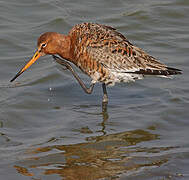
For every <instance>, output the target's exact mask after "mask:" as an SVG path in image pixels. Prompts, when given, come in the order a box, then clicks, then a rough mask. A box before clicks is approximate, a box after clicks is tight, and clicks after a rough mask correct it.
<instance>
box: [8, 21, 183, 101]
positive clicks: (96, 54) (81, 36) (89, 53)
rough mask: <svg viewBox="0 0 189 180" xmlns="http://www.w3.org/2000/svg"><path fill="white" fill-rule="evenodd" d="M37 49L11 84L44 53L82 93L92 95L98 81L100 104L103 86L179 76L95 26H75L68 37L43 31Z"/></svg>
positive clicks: (117, 35) (116, 35) (109, 29)
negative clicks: (79, 72)
mask: <svg viewBox="0 0 189 180" xmlns="http://www.w3.org/2000/svg"><path fill="white" fill-rule="evenodd" d="M37 47H38V49H37V51H36V53H35V54H34V56H33V57H32V59H31V60H30V61H29V62H28V63H27V64H26V65H25V66H24V67H23V68H22V69H21V70H20V71H19V72H18V73H17V74H16V76H15V77H14V78H13V79H12V80H11V82H12V81H14V80H15V79H16V78H17V77H18V76H19V75H21V74H22V73H23V72H24V71H25V70H26V69H27V68H29V67H30V66H31V65H32V64H33V63H34V62H35V61H36V60H37V59H38V58H39V57H41V56H44V55H47V54H49V55H53V57H54V59H55V60H56V62H58V63H59V64H62V65H63V66H66V68H68V69H69V70H70V71H71V72H72V73H73V75H74V77H75V78H76V79H77V80H78V82H79V83H80V85H81V86H82V88H83V89H84V90H85V92H86V93H89V94H90V93H92V90H93V87H94V84H95V83H97V82H101V83H102V87H103V94H104V95H103V102H104V103H107V102H108V96H107V91H106V85H114V84H115V83H117V82H130V81H135V80H136V79H142V78H143V77H144V76H145V75H156V76H162V77H166V76H170V75H176V74H181V70H179V69H175V68H171V67H168V66H166V65H165V64H163V63H161V62H159V61H158V60H157V59H156V58H154V57H152V56H150V55H148V54H147V53H146V52H145V51H143V50H142V49H140V48H138V47H136V46H135V45H133V44H132V43H130V42H129V41H128V40H127V38H126V37H125V36H123V35H122V34H121V33H119V32H117V31H116V29H114V28H112V27H110V26H105V25H100V24H95V23H82V24H78V25H76V26H74V27H73V28H72V29H71V31H70V32H69V34H68V35H63V34H59V33H56V32H46V33H44V34H42V35H41V36H40V37H39V39H38V42H37ZM55 55H59V56H60V57H61V58H63V59H65V60H63V59H60V58H59V57H57V56H55ZM69 62H71V63H73V64H75V65H76V66H77V67H79V68H80V69H81V70H82V71H83V72H84V73H85V74H87V75H88V76H90V78H91V79H92V81H91V86H90V87H89V88H87V87H86V86H85V84H84V83H83V82H82V81H81V79H80V78H79V76H78V75H77V74H76V73H75V71H74V70H73V68H72V66H71V65H70V63H69Z"/></svg>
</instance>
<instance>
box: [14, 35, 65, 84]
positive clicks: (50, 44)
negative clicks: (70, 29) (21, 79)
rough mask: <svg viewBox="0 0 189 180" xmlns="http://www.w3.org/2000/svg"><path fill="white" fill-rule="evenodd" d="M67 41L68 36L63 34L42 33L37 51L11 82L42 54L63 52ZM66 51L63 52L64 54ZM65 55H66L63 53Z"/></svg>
mask: <svg viewBox="0 0 189 180" xmlns="http://www.w3.org/2000/svg"><path fill="white" fill-rule="evenodd" d="M66 43H67V41H66V36H64V35H61V34H59V33H56V32H46V33H44V34H42V35H41V36H40V37H39V38H38V41H37V51H36V52H35V54H34V55H33V57H32V58H31V59H30V60H29V61H28V63H27V64H26V65H25V66H24V67H23V68H22V69H21V70H20V71H19V72H18V73H17V74H16V76H14V78H12V79H11V81H10V82H12V81H14V80H15V79H16V78H17V77H18V76H20V75H21V74H22V73H23V72H24V71H25V70H26V69H28V68H29V67H30V66H31V65H32V64H33V63H34V62H35V61H37V60H38V59H39V58H40V57H41V56H44V55H47V54H49V55H53V54H61V52H60V51H61V46H65V44H66ZM65 49H66V48H65ZM63 53H64V52H62V54H63ZM62 56H64V55H62Z"/></svg>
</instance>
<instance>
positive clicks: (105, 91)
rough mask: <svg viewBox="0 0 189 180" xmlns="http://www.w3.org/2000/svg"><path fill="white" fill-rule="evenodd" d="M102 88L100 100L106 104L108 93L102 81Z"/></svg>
mask: <svg viewBox="0 0 189 180" xmlns="http://www.w3.org/2000/svg"><path fill="white" fill-rule="evenodd" d="M102 89H103V100H102V102H103V103H107V104H108V94H107V90H106V84H105V83H102Z"/></svg>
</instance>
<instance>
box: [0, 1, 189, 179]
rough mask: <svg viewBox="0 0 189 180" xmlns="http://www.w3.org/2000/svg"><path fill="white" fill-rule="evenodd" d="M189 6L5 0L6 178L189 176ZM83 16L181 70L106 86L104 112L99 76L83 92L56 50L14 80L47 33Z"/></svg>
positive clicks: (2, 94) (1, 155) (0, 18)
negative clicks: (57, 59)
mask: <svg viewBox="0 0 189 180" xmlns="http://www.w3.org/2000/svg"><path fill="white" fill-rule="evenodd" d="M188 12H189V1H188V0H164V1H157V0H143V1H140V2H139V1H136V0H133V1H131V0H125V1H123V0H117V1H113V0H110V1H97V0H96V1H91V0H89V1H87V0H82V1H79V2H78V1H75V0H71V1H68V0H57V1H52V0H47V1H44V0H38V1H37V0H34V1H24V0H10V1H6V0H2V1H0V51H1V56H0V179H2V180H3V179H6V180H25V179H26V180H27V179H31V180H34V179H35V180H39V179H40V180H44V179H45V180H51V179H53V180H59V179H66V180H97V179H105V180H110V179H119V180H125V179H127V180H148V179H149V180H170V179H171V180H175V179H176V180H177V179H181V180H184V179H186V180H188V179H189V140H188V137H189V60H188V57H189V50H188V47H189V46H188V45H189V15H188V14H189V13H188ZM81 22H97V23H102V24H106V25H109V26H113V27H115V28H117V30H118V31H119V32H121V33H123V34H124V35H125V36H126V37H127V38H128V39H129V40H130V41H131V42H132V43H133V44H135V45H137V46H139V47H140V48H142V49H144V50H145V51H147V52H148V53H150V54H151V55H153V56H155V57H157V58H158V59H160V60H161V61H162V62H164V63H166V64H167V65H169V66H172V67H176V68H179V69H182V70H183V75H181V76H176V77H174V78H173V79H160V78H147V79H144V80H140V81H136V82H135V83H129V84H118V85H116V86H114V87H111V88H108V94H109V104H108V108H107V113H102V111H101V100H102V89H101V85H100V84H99V85H97V86H95V88H94V92H93V94H91V95H87V94H85V93H84V92H83V91H82V89H81V87H80V86H79V85H78V83H77V82H76V81H75V79H74V78H73V77H72V75H71V73H70V72H68V71H63V70H62V69H61V67H60V66H59V65H57V64H56V63H55V62H54V61H53V60H52V57H50V56H46V57H43V58H41V59H40V60H39V61H37V62H36V63H35V64H34V65H33V66H32V67H31V68H30V69H29V70H28V71H27V72H25V73H24V74H23V75H22V76H20V77H19V78H18V79H17V80H16V81H15V82H14V83H10V82H9V81H10V79H11V78H12V77H13V76H14V75H15V74H16V72H17V71H18V70H19V69H20V68H21V67H22V66H23V65H24V64H25V62H26V61H28V60H29V58H30V57H31V56H32V55H33V53H34V51H35V49H36V42H37V38H38V36H39V35H40V34H41V33H43V32H46V31H56V32H61V33H65V34H66V33H67V32H68V31H69V29H70V28H71V27H72V26H74V25H75V24H78V23H81ZM77 72H78V73H79V75H80V76H81V77H82V79H83V80H84V81H85V82H86V83H88V84H89V82H90V81H89V79H88V78H87V77H86V76H85V75H83V74H82V73H81V72H80V71H77Z"/></svg>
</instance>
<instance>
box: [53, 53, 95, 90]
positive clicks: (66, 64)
mask: <svg viewBox="0 0 189 180" xmlns="http://www.w3.org/2000/svg"><path fill="white" fill-rule="evenodd" d="M53 58H54V60H55V61H56V62H57V63H59V64H61V65H63V66H64V67H65V68H67V69H69V70H70V71H71V73H72V74H73V76H74V77H75V79H76V80H77V81H78V82H79V84H80V86H81V87H82V88H83V90H84V91H85V92H86V93H87V94H91V93H92V91H93V88H94V85H95V84H94V83H92V84H91V85H90V87H89V88H87V86H86V85H85V84H84V82H83V81H82V80H81V79H80V77H79V76H78V75H77V73H76V72H75V71H74V69H73V68H72V66H71V64H70V63H69V62H67V61H65V60H63V59H61V58H59V57H57V56H55V55H53Z"/></svg>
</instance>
